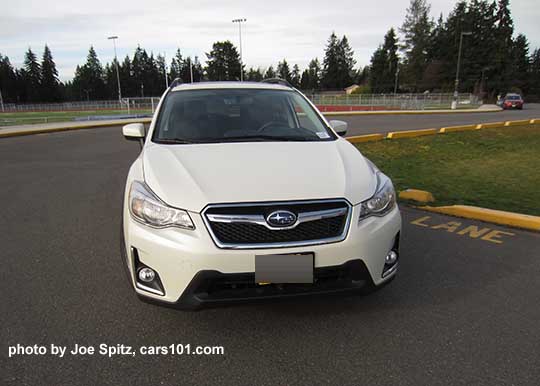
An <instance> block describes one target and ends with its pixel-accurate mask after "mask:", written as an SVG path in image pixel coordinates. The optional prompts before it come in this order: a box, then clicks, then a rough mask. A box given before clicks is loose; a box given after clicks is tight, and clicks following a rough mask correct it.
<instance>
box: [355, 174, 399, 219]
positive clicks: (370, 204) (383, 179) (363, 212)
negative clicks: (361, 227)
mask: <svg viewBox="0 0 540 386" xmlns="http://www.w3.org/2000/svg"><path fill="white" fill-rule="evenodd" d="M376 175H377V190H376V192H375V194H374V195H373V197H371V198H370V199H369V200H366V201H364V202H362V203H361V204H360V218H359V221H361V220H363V219H364V218H366V217H369V216H384V215H385V214H386V213H388V212H389V211H390V210H391V209H392V208H393V207H394V205H395V203H396V192H395V190H394V185H392V181H390V178H388V177H387V176H385V175H384V174H382V173H381V172H378V173H377V174H376Z"/></svg>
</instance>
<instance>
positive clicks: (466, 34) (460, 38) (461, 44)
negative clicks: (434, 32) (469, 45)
mask: <svg viewBox="0 0 540 386" xmlns="http://www.w3.org/2000/svg"><path fill="white" fill-rule="evenodd" d="M469 35H472V32H462V33H461V36H460V37H459V50H458V59H457V68H456V82H455V84H454V100H453V101H452V110H455V109H457V104H458V96H459V67H460V65H461V48H462V47H463V36H469Z"/></svg>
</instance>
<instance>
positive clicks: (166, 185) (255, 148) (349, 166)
mask: <svg viewBox="0 0 540 386" xmlns="http://www.w3.org/2000/svg"><path fill="white" fill-rule="evenodd" d="M142 157H143V168H144V178H145V181H146V183H147V184H148V186H149V187H150V188H151V189H152V190H153V191H154V192H155V193H156V194H157V195H158V196H159V197H160V198H161V199H162V200H163V201H164V202H166V203H167V204H169V205H171V206H174V207H177V208H182V209H187V210H190V211H195V212H200V211H202V210H203V209H204V207H205V206H206V205H208V204H217V203H234V202H257V201H259V202H260V201H290V200H309V199H325V198H346V199H347V200H348V201H349V202H350V203H351V204H353V205H354V204H357V203H359V202H361V201H364V200H366V199H368V198H370V197H371V196H372V195H373V193H374V192H375V189H376V183H377V182H376V178H375V175H374V171H373V170H372V167H371V165H370V164H368V162H367V161H366V159H365V158H364V157H363V156H362V155H361V154H360V152H359V151H358V150H357V149H356V148H355V147H354V146H352V145H351V144H350V143H349V142H348V141H346V140H344V139H341V138H340V139H338V140H336V141H324V142H249V143H248V142H241V143H214V144H187V145H163V144H155V143H149V144H147V146H145V148H144V150H143V154H142Z"/></svg>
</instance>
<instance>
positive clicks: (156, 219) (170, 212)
mask: <svg viewBox="0 0 540 386" xmlns="http://www.w3.org/2000/svg"><path fill="white" fill-rule="evenodd" d="M129 211H130V213H131V215H132V216H133V217H134V218H135V219H136V220H137V221H139V222H142V223H144V224H147V225H150V226H153V227H157V228H165V227H179V228H184V229H195V225H193V222H192V221H191V218H190V217H189V214H188V212H186V211H185V210H181V209H176V208H171V207H170V206H168V205H167V204H165V203H164V202H163V201H161V200H160V199H159V198H158V197H157V196H156V195H155V194H154V193H153V192H152V191H151V190H150V188H149V187H148V186H146V184H145V183H144V182H139V181H134V182H133V183H132V184H131V189H130V191H129Z"/></svg>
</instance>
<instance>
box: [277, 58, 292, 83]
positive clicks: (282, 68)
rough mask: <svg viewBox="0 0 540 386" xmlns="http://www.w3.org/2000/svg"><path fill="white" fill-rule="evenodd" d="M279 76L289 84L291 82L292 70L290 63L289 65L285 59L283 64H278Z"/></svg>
mask: <svg viewBox="0 0 540 386" xmlns="http://www.w3.org/2000/svg"><path fill="white" fill-rule="evenodd" d="M277 75H278V77H280V78H281V79H285V80H286V81H287V82H289V83H290V82H291V70H290V68H289V63H287V60H285V59H283V61H282V62H279V63H278V65H277Z"/></svg>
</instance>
